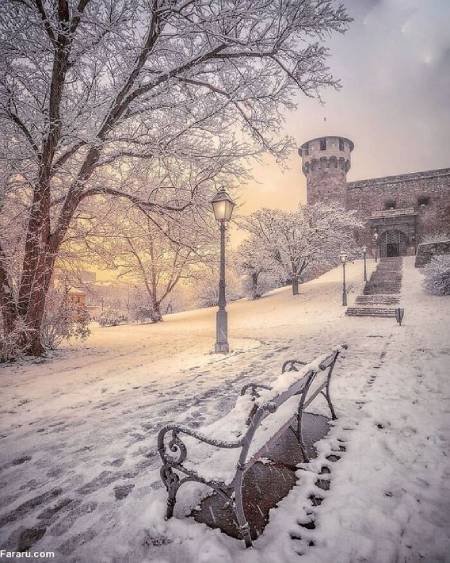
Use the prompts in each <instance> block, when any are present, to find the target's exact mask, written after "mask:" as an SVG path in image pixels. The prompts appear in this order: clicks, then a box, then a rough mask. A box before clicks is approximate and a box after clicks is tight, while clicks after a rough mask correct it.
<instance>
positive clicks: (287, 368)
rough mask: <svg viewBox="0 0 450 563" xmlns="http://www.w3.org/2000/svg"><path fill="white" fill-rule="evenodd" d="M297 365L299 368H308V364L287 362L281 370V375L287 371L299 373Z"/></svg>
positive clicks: (298, 361)
mask: <svg viewBox="0 0 450 563" xmlns="http://www.w3.org/2000/svg"><path fill="white" fill-rule="evenodd" d="M297 365H299V366H306V365H308V362H302V361H301V360H286V361H285V362H284V364H283V367H282V368H281V373H284V372H285V371H298V369H297V367H296V366H297Z"/></svg>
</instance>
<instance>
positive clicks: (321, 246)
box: [240, 204, 361, 295]
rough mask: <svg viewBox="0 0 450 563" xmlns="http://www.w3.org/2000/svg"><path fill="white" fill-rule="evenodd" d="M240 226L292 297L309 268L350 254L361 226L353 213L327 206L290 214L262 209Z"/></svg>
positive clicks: (331, 262) (301, 209)
mask: <svg viewBox="0 0 450 563" xmlns="http://www.w3.org/2000/svg"><path fill="white" fill-rule="evenodd" d="M240 224H241V226H242V227H243V228H244V229H245V230H246V231H248V232H249V233H250V235H251V237H252V238H253V239H255V240H257V241H258V247H259V248H260V249H261V251H260V255H261V261H262V260H269V261H270V262H271V263H272V268H273V270H277V271H278V275H279V277H280V278H283V277H284V279H286V280H289V281H290V282H291V284H292V293H293V294H294V295H297V294H298V292H299V290H298V287H299V282H300V280H301V277H302V275H303V274H304V273H305V272H306V270H307V269H308V268H310V267H312V266H315V265H322V266H331V265H333V264H335V263H336V262H337V261H338V260H339V253H340V252H341V251H342V250H345V251H346V252H347V253H350V254H351V252H352V250H353V249H354V247H355V242H354V236H353V233H354V230H355V229H356V228H358V227H360V226H361V225H360V222H359V221H358V220H357V219H356V217H355V214H354V212H352V211H345V210H344V209H343V208H341V207H339V206H334V205H329V204H316V205H310V206H307V207H299V208H298V209H297V210H296V211H293V212H289V211H282V210H279V209H261V210H259V211H256V212H255V213H253V214H252V215H249V216H248V217H244V218H243V219H242V220H241V222H240Z"/></svg>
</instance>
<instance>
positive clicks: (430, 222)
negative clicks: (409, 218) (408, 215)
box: [347, 168, 450, 241]
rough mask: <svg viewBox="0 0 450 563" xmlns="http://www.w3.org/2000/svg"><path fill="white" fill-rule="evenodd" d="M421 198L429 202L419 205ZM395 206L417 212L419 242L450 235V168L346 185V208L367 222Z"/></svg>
mask: <svg viewBox="0 0 450 563" xmlns="http://www.w3.org/2000/svg"><path fill="white" fill-rule="evenodd" d="M421 198H423V200H424V201H426V198H428V201H426V204H425V205H420V202H421ZM386 202H393V203H394V204H395V207H396V208H397V209H399V208H410V207H414V208H415V210H416V211H417V238H418V241H420V240H421V239H422V237H423V236H424V235H426V234H430V233H435V232H444V233H450V168H445V169H442V170H431V171H427V172H416V173H414V174H404V175H401V176H388V177H385V178H373V179H369V180H362V181H359V182H349V183H347V207H348V208H349V209H357V210H358V212H359V216H360V217H361V218H362V219H364V220H366V219H368V217H370V215H372V214H373V213H375V212H377V211H381V210H383V209H385V203H386Z"/></svg>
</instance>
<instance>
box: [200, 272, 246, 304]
mask: <svg viewBox="0 0 450 563" xmlns="http://www.w3.org/2000/svg"><path fill="white" fill-rule="evenodd" d="M241 297H243V292H242V289H241V280H240V278H239V276H238V275H237V273H236V272H235V271H234V269H233V268H231V267H230V268H228V269H227V272H226V299H227V301H228V302H229V301H235V300H236V299H240V298H241ZM218 302H219V275H218V272H214V271H212V270H210V269H209V268H207V269H205V271H204V272H203V275H202V276H201V277H199V279H198V280H196V283H195V287H194V304H195V306H197V307H215V306H217V304H218Z"/></svg>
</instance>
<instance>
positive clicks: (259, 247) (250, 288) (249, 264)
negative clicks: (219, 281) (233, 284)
mask: <svg viewBox="0 0 450 563" xmlns="http://www.w3.org/2000/svg"><path fill="white" fill-rule="evenodd" d="M235 262H236V267H237V270H238V272H239V273H240V274H241V275H243V276H244V290H245V293H246V294H247V295H248V296H250V297H251V298H252V299H259V297H261V295H262V294H263V293H265V292H266V291H268V290H269V289H273V288H274V287H276V285H277V282H278V281H279V280H277V279H276V276H275V272H276V267H274V262H273V260H272V259H271V257H270V256H269V255H268V253H267V252H265V248H264V246H263V244H262V241H261V240H260V239H258V238H257V237H254V236H253V237H250V238H248V239H246V240H244V241H243V242H242V243H241V244H240V245H239V248H238V249H237V252H236V255H235Z"/></svg>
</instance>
